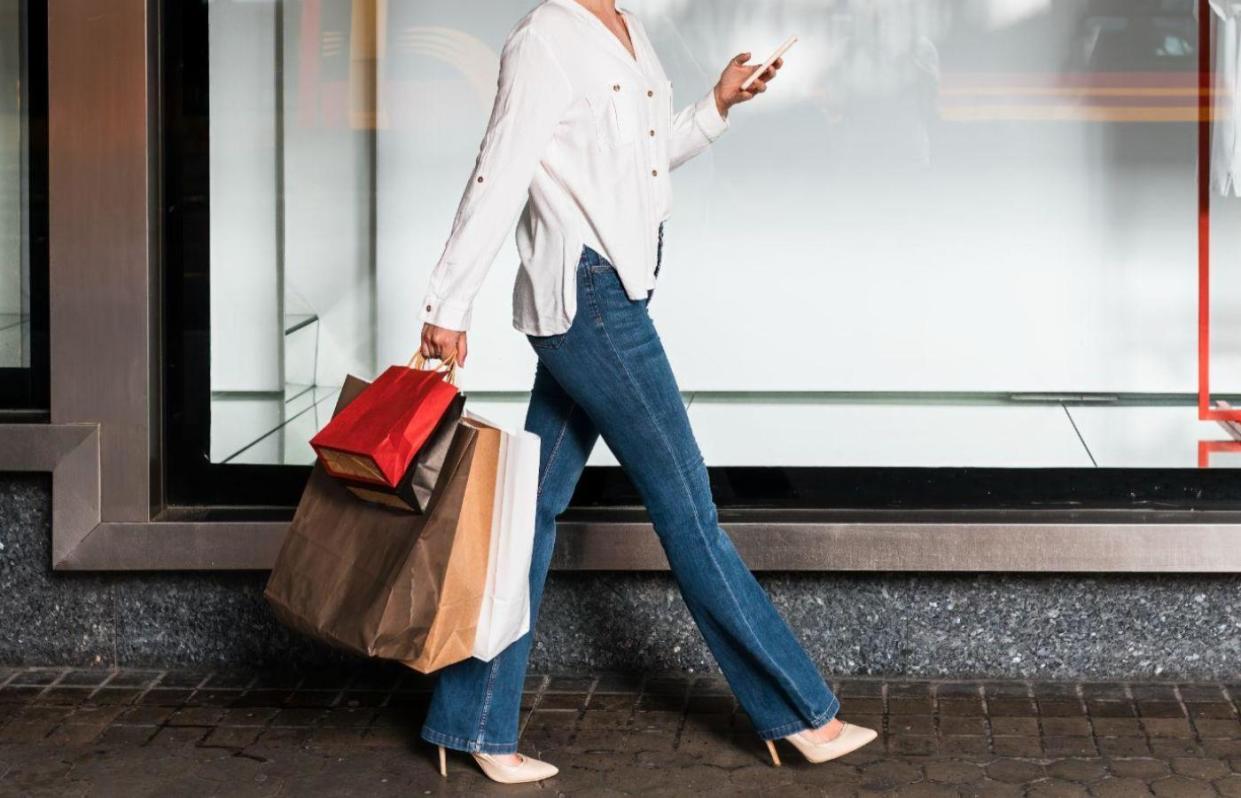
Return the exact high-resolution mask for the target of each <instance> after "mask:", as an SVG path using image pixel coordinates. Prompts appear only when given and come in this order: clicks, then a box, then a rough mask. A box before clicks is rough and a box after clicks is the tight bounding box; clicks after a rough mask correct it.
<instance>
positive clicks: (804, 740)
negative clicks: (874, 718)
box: [767, 723, 879, 767]
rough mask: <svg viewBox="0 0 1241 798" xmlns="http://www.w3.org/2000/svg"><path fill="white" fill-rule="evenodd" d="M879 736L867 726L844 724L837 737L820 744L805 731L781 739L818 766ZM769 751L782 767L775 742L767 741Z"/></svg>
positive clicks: (777, 764)
mask: <svg viewBox="0 0 1241 798" xmlns="http://www.w3.org/2000/svg"><path fill="white" fill-rule="evenodd" d="M878 736H879V732H877V731H875V730H874V729H868V728H866V727H865V726H855V725H853V724H852V723H844V724H843V726H842V727H841V729H840V731H839V732H838V733H837V734H836V736H835V737H833V738H832V739H830V740H828V741H827V742H819V741H818V740H815V739H812V738H810V737H807V736H806V735H805V732H804V730H803V731H799V732H794V733H793V734H790V735H788V736H787V737H781V738H780V739H781V740H788V741H789V742H790V743H792V744H793V747H794V748H796V749H797V750H798V751H801V752H802V754H803V755H804V756H805V757H806V759H808V760H810V761H811V762H814V763H815V764H818V763H819V762H826V761H828V760H829V759H836V758H838V757H842V756H844V755H845V754H848V753H852V752H854V751H856V750H858V749H859V748H861V747H862V746H864V745H866V744H867V743H869V742H870V741H872V740H874V739H875V738H876V737H878ZM767 751H768V752H769V753H770V754H771V761H772V763H773V765H774V766H775V767H780V755H779V754H778V753H776V744H775V741H774V740H768V741H767Z"/></svg>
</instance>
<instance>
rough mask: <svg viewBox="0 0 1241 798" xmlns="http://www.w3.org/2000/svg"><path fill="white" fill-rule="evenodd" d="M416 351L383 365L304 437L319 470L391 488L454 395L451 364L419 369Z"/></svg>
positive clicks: (419, 358)
mask: <svg viewBox="0 0 1241 798" xmlns="http://www.w3.org/2000/svg"><path fill="white" fill-rule="evenodd" d="M423 362H424V361H423V358H422V354H421V353H418V354H415V355H414V357H413V359H412V360H410V362H409V364H408V365H406V366H389V367H388V369H387V370H386V371H385V372H384V373H383V374H380V375H379V377H378V378H376V379H375V381H374V382H372V383H371V384H370V385H369V386H367V388H366V389H365V390H364V391H362V393H361V394H360V395H359V396H358V398H357V399H355V400H353V401H352V402H350V403H349V405H348V406H347V407H346V408H344V409H343V410H342V411H341V412H340V413H338V414H337V415H336V417H335V418H333V419H332V420H331V421H329V422H328V424H327V426H325V427H324V428H323V429H321V430H319V432H318V433H317V434H316V435H315V436H314V437H313V438H311V439H310V445H311V447H312V448H313V449H314V450H315V453H316V454H317V455H318V457H319V461H320V462H321V463H323V468H324V469H325V470H326V471H327V472H328V473H329V474H331V475H332V476H334V477H338V478H340V479H349V480H354V481H361V482H367V483H371V484H375V485H383V486H386V487H388V488H394V487H396V486H397V483H398V482H399V481H400V479H401V476H402V475H403V474H404V473H405V471H406V468H407V466H409V463H410V461H411V460H412V459H413V457H414V455H415V454H417V453H418V450H419V449H420V448H421V447H422V445H423V444H424V443H426V441H427V439H428V438H429V437H431V434H432V433H433V432H434V431H435V428H436V426H438V425H439V423H440V420H441V418H443V416H444V413H445V411H446V410H448V408H449V406H450V405H452V403H453V400H455V399H456V398H457V395H458V391H457V386H456V385H455V384H454V378H455V374H456V367H455V363H454V362H453V359H452V357H451V356H450V357H449V358H448V359H447V360H445V361H443V363H442V365H441V367H440V368H436V369H423V368H419V366H421V365H423Z"/></svg>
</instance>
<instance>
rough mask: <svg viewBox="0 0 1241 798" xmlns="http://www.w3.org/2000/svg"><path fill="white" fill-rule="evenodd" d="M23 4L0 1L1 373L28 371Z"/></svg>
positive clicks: (27, 157)
mask: <svg viewBox="0 0 1241 798" xmlns="http://www.w3.org/2000/svg"><path fill="white" fill-rule="evenodd" d="M24 6H25V3H24V2H22V0H0V369H4V368H29V367H30V242H29V224H30V221H29V208H30V204H29V194H30V184H29V169H28V167H29V162H30V141H29V138H30V137H29V111H28V107H27V106H28V100H27V92H28V91H29V89H28V82H27V80H26V38H25V37H26V26H25V24H24V19H23V14H24V10H23V9H24Z"/></svg>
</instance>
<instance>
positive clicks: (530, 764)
mask: <svg viewBox="0 0 1241 798" xmlns="http://www.w3.org/2000/svg"><path fill="white" fill-rule="evenodd" d="M437 747H438V748H439V749H440V775H441V776H443V777H444V778H448V758H447V755H446V752H445V751H444V746H442V745H440V746H437ZM470 756H472V757H474V761H475V762H477V763H478V766H479V767H480V768H482V769H483V773H485V774H486V775H487V778H489V779H491V780H492V781H498V782H500V783H501V784H520V783H522V782H527V781H541V780H542V779H549V778H551V777H552V776H555V775H556V774H557V773H559V772H560V768H558V767H556V766H555V765H553V764H552V763H550V762H544V761H543V760H541V759H535V758H534V757H530V756H526V755H525V754H518V755H517V756H519V757H521V762H519V763H518V764H516V765H506V764H505V763H503V762H501V761H499V760H497V759H496V758H495V757H493V756H492V755H491V754H484V753H482V752H478V753H476V752H474V751H471V752H470Z"/></svg>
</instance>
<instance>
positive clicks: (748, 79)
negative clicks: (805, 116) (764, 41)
mask: <svg viewBox="0 0 1241 798" xmlns="http://www.w3.org/2000/svg"><path fill="white" fill-rule="evenodd" d="M796 41H797V37H796V36H793V37H790V38H789V39H788V40H786V41H785V42H784V44H782V45H780V47H779V48H777V50H776V52H774V53H772V55H771V57H770V58H768V59H767V61H765V62H764V63H763V64H760V65H759V66H754V65H748V64H747V63H746V62H747V61H749V60H750V55H751V54H750V53H748V52H745V53H739V54H738V55H737V56H736V57H735V58H733V60H731V61H729V62H728V66H726V67H724V71H723V73H721V75H720V80H719V82H718V83H716V84H715V106H716V108H718V109H719V112H720V116H723V117H727V116H728V109H729V108H731V107H732V106H734V105H736V104H737V103H743V102H745V101H746V100H752V99H754V97H756V96H757V95H759V94H762V93H763V92H765V91H767V84H768V83H770V82H771V81H773V80H775V77H776V73H777V72H778V71H780V67H782V66H784V57H783V53H784V51H785V50H788V49H789V48H790V47H792V46H793V44H794V43H795V42H796ZM764 67H765V68H764ZM759 73H761V74H759ZM742 86H745V88H742Z"/></svg>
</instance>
